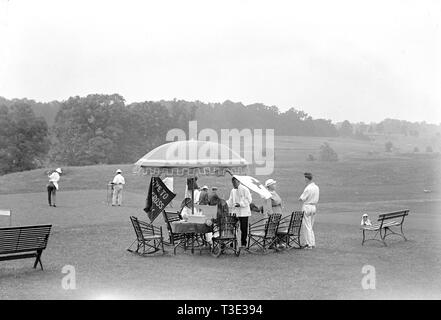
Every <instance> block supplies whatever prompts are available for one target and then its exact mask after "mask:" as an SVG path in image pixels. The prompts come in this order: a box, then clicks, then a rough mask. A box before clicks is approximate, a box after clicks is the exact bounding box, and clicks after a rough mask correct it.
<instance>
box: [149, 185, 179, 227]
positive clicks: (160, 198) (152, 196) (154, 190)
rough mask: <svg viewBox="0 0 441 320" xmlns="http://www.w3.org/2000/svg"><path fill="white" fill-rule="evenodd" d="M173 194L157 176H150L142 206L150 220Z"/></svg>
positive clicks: (160, 210) (171, 198)
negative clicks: (145, 199)
mask: <svg viewBox="0 0 441 320" xmlns="http://www.w3.org/2000/svg"><path fill="white" fill-rule="evenodd" d="M175 196H176V194H174V193H173V192H171V191H170V190H169V189H168V188H167V186H166V185H165V184H164V182H162V180H161V179H160V178H159V177H152V179H151V180H150V186H149V192H148V194H147V203H146V207H145V208H144V211H145V212H146V213H147V216H148V217H149V219H150V221H151V222H153V220H155V219H156V218H157V217H158V216H159V214H160V213H161V212H162V211H163V210H164V209H165V207H166V206H167V205H168V204H169V203H170V201H172V200H173V198H174V197H175Z"/></svg>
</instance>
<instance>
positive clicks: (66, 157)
mask: <svg viewBox="0 0 441 320" xmlns="http://www.w3.org/2000/svg"><path fill="white" fill-rule="evenodd" d="M192 120H197V121H198V129H199V130H201V129H203V128H211V129H214V130H220V129H233V128H236V129H245V128H249V129H275V134H276V135H286V136H290V135H292V136H323V137H335V136H349V137H353V138H357V137H359V134H363V135H364V132H362V131H361V129H360V124H357V125H356V124H354V126H353V125H352V124H350V123H349V121H345V122H344V123H343V124H342V125H341V124H340V125H335V124H333V123H332V122H331V120H327V119H313V118H312V117H311V116H310V115H308V114H307V113H305V112H304V111H301V110H297V109H295V108H290V109H289V110H287V111H285V112H281V111H280V110H279V109H278V108H277V107H276V106H266V105H264V104H260V103H255V104H251V105H244V104H242V103H240V102H232V101H229V100H227V101H225V102H223V103H203V102H200V101H185V100H176V99H174V100H170V101H166V100H161V101H145V102H135V103H130V104H127V103H126V101H125V100H124V98H123V97H122V96H121V95H119V94H111V95H105V94H91V95H88V96H86V97H79V96H75V97H70V98H69V99H67V100H64V101H61V102H60V101H52V102H48V103H41V102H35V101H34V100H29V99H12V100H8V99H5V98H2V97H0V161H1V163H0V174H5V173H9V172H15V171H22V170H30V169H34V168H38V167H42V166H48V165H49V164H51V163H56V164H58V165H92V164H116V163H131V162H134V161H136V160H137V159H138V158H139V157H140V156H142V155H143V154H144V153H146V152H148V151H149V150H151V149H153V148H154V147H156V146H158V145H160V144H162V143H164V142H165V136H166V133H167V132H168V131H169V130H170V129H172V128H180V129H183V130H184V131H187V130H188V122H189V121H192ZM354 127H356V129H355V128H354ZM365 129H366V128H365ZM380 129H381V126H380ZM368 130H369V129H366V130H364V131H365V132H368ZM374 130H376V129H374ZM382 130H384V128H382Z"/></svg>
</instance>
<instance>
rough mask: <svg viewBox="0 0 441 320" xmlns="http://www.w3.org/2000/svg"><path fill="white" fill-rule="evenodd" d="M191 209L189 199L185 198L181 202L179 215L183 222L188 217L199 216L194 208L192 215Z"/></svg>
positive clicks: (198, 212) (197, 210)
mask: <svg viewBox="0 0 441 320" xmlns="http://www.w3.org/2000/svg"><path fill="white" fill-rule="evenodd" d="M191 207H192V206H191V198H185V199H184V200H182V203H181V212H180V215H181V217H182V219H183V220H185V221H187V219H188V217H189V216H191V215H200V211H199V209H198V208H196V207H195V208H194V214H193V212H192V209H191Z"/></svg>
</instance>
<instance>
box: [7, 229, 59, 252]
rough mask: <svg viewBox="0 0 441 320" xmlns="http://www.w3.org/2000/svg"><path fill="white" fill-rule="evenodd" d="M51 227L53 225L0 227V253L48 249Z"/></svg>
mask: <svg viewBox="0 0 441 320" xmlns="http://www.w3.org/2000/svg"><path fill="white" fill-rule="evenodd" d="M51 228H52V225H37V226H22V227H7V228H0V255H5V254H11V253H18V252H29V251H37V250H43V249H46V246H47V242H48V239H49V234H50V231H51ZM32 254H33V255H35V253H32ZM32 254H29V255H32ZM22 256H24V255H22ZM2 258H5V257H4V256H3V257H2ZM11 259H13V258H11Z"/></svg>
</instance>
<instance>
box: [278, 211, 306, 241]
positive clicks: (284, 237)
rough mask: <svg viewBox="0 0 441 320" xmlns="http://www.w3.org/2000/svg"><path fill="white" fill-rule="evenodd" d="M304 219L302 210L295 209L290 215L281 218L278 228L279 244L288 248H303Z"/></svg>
mask: <svg viewBox="0 0 441 320" xmlns="http://www.w3.org/2000/svg"><path fill="white" fill-rule="evenodd" d="M302 221H303V212H302V211H294V212H293V213H292V214H291V215H290V216H286V217H284V218H283V219H281V220H280V222H279V228H278V229H277V244H278V245H285V246H286V248H287V249H292V248H295V249H301V248H302V245H301V244H300V230H301V228H302Z"/></svg>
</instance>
